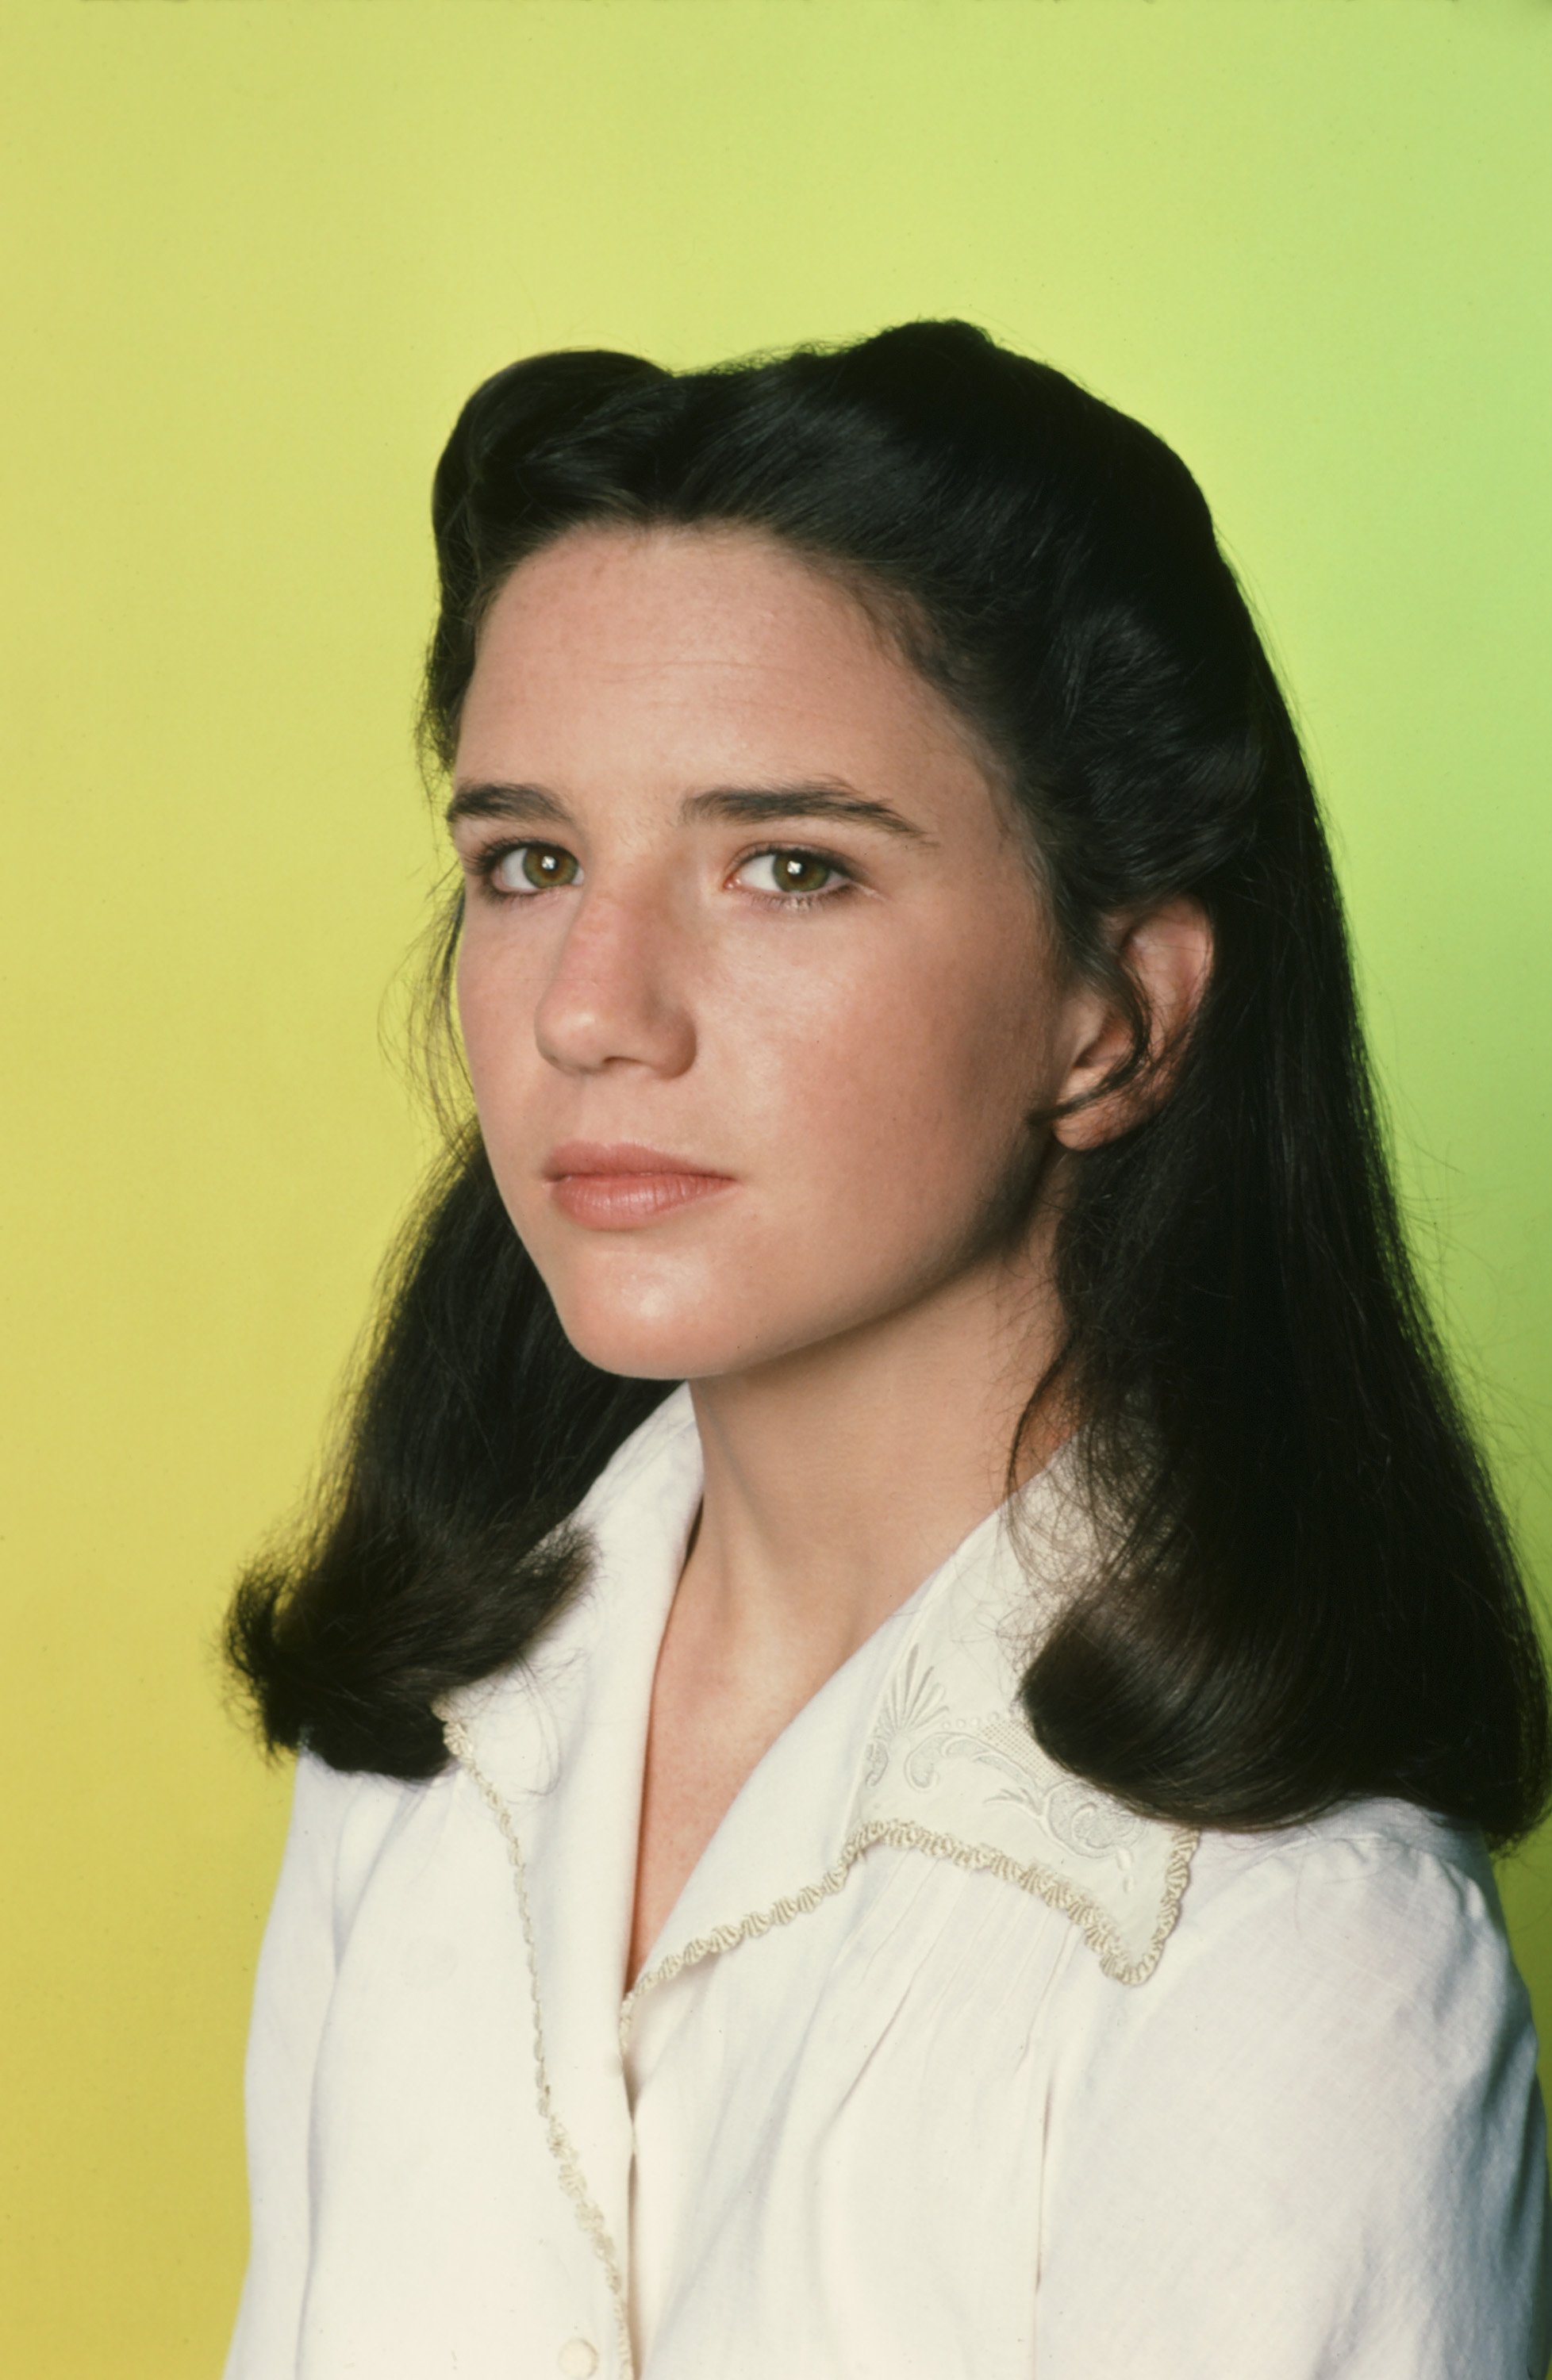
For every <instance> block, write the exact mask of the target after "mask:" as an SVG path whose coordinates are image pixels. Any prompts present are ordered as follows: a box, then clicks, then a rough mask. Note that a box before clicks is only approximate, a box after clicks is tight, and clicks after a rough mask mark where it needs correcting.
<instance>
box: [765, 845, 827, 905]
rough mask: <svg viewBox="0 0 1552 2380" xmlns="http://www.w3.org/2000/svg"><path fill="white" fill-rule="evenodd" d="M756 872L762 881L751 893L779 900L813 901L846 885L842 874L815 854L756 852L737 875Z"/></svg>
mask: <svg viewBox="0 0 1552 2380" xmlns="http://www.w3.org/2000/svg"><path fill="white" fill-rule="evenodd" d="M756 868H758V869H759V870H760V871H761V874H762V875H763V877H764V881H763V882H762V881H761V880H760V878H759V877H757V878H756V880H755V884H754V888H753V889H754V890H755V891H756V892H765V893H768V894H770V893H774V894H775V895H776V896H777V897H778V898H780V899H786V900H796V901H803V900H813V899H815V898H816V897H818V896H822V895H824V894H827V893H830V892H835V891H838V890H839V889H840V887H841V886H842V885H843V883H844V882H845V881H846V878H845V872H844V870H843V869H842V868H838V867H837V866H836V864H835V862H834V861H833V860H832V859H826V858H825V857H824V856H823V855H822V854H821V853H819V852H817V851H759V852H757V853H756V854H755V856H754V857H753V858H752V859H746V861H745V863H744V866H743V868H740V870H739V873H740V875H746V874H747V873H748V872H749V871H750V870H752V869H756ZM831 879H833V880H834V881H833V882H831V881H830V880H831Z"/></svg>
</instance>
